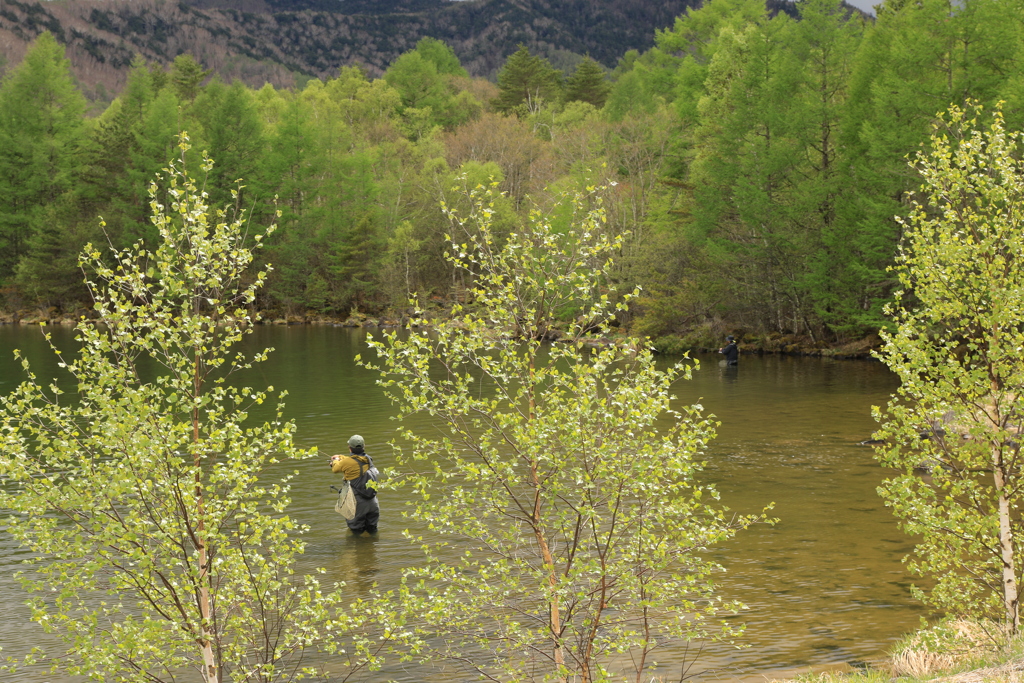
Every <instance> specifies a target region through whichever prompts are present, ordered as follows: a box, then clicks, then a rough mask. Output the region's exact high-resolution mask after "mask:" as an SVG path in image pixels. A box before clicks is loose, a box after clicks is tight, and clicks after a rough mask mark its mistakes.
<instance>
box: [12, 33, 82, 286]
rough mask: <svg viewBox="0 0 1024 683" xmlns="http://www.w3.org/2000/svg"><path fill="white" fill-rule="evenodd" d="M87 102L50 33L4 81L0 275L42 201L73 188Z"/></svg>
mask: <svg viewBox="0 0 1024 683" xmlns="http://www.w3.org/2000/svg"><path fill="white" fill-rule="evenodd" d="M85 107H86V103H85V98H84V97H83V96H82V95H81V93H79V92H78V90H77V89H76V88H75V85H74V81H73V79H72V77H71V71H70V62H69V61H68V60H67V59H66V58H65V56H64V46H63V45H60V44H59V43H58V42H57V41H56V40H55V39H54V37H53V36H52V35H50V34H49V33H42V34H40V36H39V37H38V38H37V39H36V41H35V42H34V43H33V44H32V46H31V47H30V48H29V51H28V53H27V54H26V55H25V59H24V61H22V63H21V64H19V65H18V66H17V67H16V68H15V69H14V70H13V71H11V72H10V73H9V74H8V75H7V77H6V78H5V79H4V81H3V84H2V85H0V282H4V281H6V280H8V279H9V278H10V277H11V276H12V274H13V272H14V268H15V266H16V265H17V262H18V259H19V258H21V256H23V255H24V253H25V251H26V248H27V247H26V245H27V243H28V241H29V240H30V239H31V236H32V233H33V232H34V230H35V229H36V228H37V227H38V225H39V223H40V221H41V220H42V214H43V211H44V209H45V207H46V206H47V205H48V204H51V203H53V202H55V201H57V199H58V198H59V197H60V196H61V195H62V194H63V193H64V192H66V191H68V189H69V188H70V187H71V184H72V172H73V169H74V166H75V163H76V157H77V155H78V154H79V153H80V151H81V148H82V145H83V143H84V141H85V126H84V121H83V115H84V113H85Z"/></svg>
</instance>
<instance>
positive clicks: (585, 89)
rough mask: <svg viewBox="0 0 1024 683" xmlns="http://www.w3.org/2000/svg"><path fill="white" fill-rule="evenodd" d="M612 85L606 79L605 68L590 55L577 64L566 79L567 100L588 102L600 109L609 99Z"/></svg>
mask: <svg viewBox="0 0 1024 683" xmlns="http://www.w3.org/2000/svg"><path fill="white" fill-rule="evenodd" d="M610 89H611V85H610V84H609V83H608V81H607V80H606V79H605V73H604V69H603V68H601V65H600V64H598V63H597V62H595V61H594V60H593V59H591V58H590V57H587V58H585V59H584V60H583V61H582V62H580V63H579V64H577V65H576V70H575V71H573V72H572V75H571V76H569V78H567V79H566V80H565V94H564V97H565V101H566V102H573V101H577V100H578V101H580V102H587V103H588V104H592V105H594V106H595V107H597V108H598V109H600V108H601V107H603V106H604V103H605V100H606V99H608V91H609V90H610Z"/></svg>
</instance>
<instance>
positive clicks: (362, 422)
mask: <svg viewBox="0 0 1024 683" xmlns="http://www.w3.org/2000/svg"><path fill="white" fill-rule="evenodd" d="M50 329H51V330H52V331H53V332H54V334H55V340H56V343H57V344H58V345H59V346H62V347H67V348H70V347H71V346H72V341H71V331H70V330H68V329H56V330H53V328H50ZM365 334H366V333H365V332H364V331H362V330H353V329H346V328H339V327H329V326H323V327H319V326H318V327H260V328H257V329H256V331H255V333H254V334H253V335H251V336H249V337H248V338H247V341H246V344H247V345H252V346H272V347H274V348H275V349H276V351H275V352H274V353H273V354H271V357H270V360H269V361H268V362H266V363H263V364H261V365H260V366H258V367H257V369H255V370H254V371H253V373H254V374H250V375H249V376H248V377H246V378H245V379H244V380H243V381H244V382H245V383H246V384H249V385H254V386H261V385H266V384H271V385H273V386H274V387H275V388H276V389H287V390H288V392H289V396H288V398H287V399H286V400H287V410H286V416H287V417H289V418H292V419H294V420H295V421H296V423H297V425H298V435H297V441H298V443H299V445H300V446H304V447H305V446H314V445H315V446H318V447H319V448H320V450H321V452H322V453H324V454H327V453H334V452H342V451H346V450H347V449H346V446H345V442H346V440H347V438H348V437H349V435H351V434H353V433H359V434H362V435H363V436H364V437H366V440H367V451H368V452H370V453H371V454H373V455H374V456H375V460H376V461H377V463H378V465H382V466H384V467H387V466H388V465H389V462H388V460H389V457H388V453H389V449H388V447H387V446H386V443H387V441H388V440H389V439H391V438H392V437H393V435H394V432H395V427H396V424H395V422H393V421H392V420H391V419H390V417H391V414H392V410H391V407H390V404H389V403H388V402H387V400H386V399H385V398H384V396H383V395H382V393H381V391H380V390H379V389H378V388H377V387H376V386H375V384H374V381H375V379H376V378H375V375H374V374H373V373H371V372H369V371H367V370H364V369H362V368H359V367H358V366H356V365H355V363H354V362H353V356H354V355H355V354H357V353H366V347H365V344H364V339H365ZM16 348H17V349H21V350H22V351H23V353H24V354H25V355H26V356H27V357H28V358H29V359H30V361H31V362H32V364H33V370H34V371H35V372H36V374H37V376H38V377H39V378H40V380H42V381H45V380H46V379H48V378H50V377H58V381H59V382H61V381H62V380H60V378H59V376H58V370H57V368H56V362H55V360H54V359H53V357H52V355H51V353H50V352H49V350H48V349H47V348H46V346H45V342H44V341H43V339H42V335H41V334H40V330H39V329H38V328H35V327H26V326H12V325H7V326H0V393H7V392H8V391H10V390H11V389H12V388H13V387H14V386H16V385H17V384H18V383H19V382H20V381H21V380H22V373H21V367H20V364H18V363H16V362H15V361H14V360H13V357H12V351H13V349H16ZM698 359H699V361H700V368H699V369H698V370H697V371H696V372H695V373H694V376H693V379H692V380H691V381H689V382H680V383H679V384H678V385H677V386H676V388H675V393H676V395H677V396H678V397H679V401H680V402H683V403H696V402H699V403H701V404H702V405H703V406H704V409H705V412H706V413H710V414H713V415H714V416H715V418H716V419H717V420H718V421H720V423H721V425H720V427H719V428H718V438H717V439H715V441H714V442H713V443H712V445H711V447H710V449H709V450H708V453H707V461H708V466H707V468H706V471H705V475H704V478H705V479H706V480H707V481H711V482H713V483H715V484H716V485H717V486H718V488H719V490H720V492H721V494H722V499H723V502H724V503H725V504H726V505H728V506H729V507H730V508H732V509H733V510H735V511H737V512H740V513H752V512H757V511H759V510H760V509H762V508H763V507H764V506H765V505H767V504H768V503H770V502H774V503H775V509H774V511H773V512H772V514H773V516H775V517H778V518H779V519H780V521H779V523H778V524H777V525H775V526H774V527H769V526H758V527H755V528H753V529H750V530H748V531H745V532H742V533H740V534H739V535H738V536H736V537H735V538H734V539H732V540H731V541H730V542H729V543H728V544H727V545H725V546H722V547H719V548H717V549H715V551H714V557H715V559H717V560H718V561H719V562H720V563H721V564H723V565H724V566H725V568H726V573H725V574H724V575H722V576H720V577H719V578H718V583H719V585H720V594H721V595H722V596H723V597H724V598H726V599H739V600H741V601H742V602H744V603H746V604H747V605H748V607H749V609H748V610H746V611H745V612H743V613H742V614H740V615H739V616H738V617H737V618H736V619H735V620H734V621H738V622H742V623H744V624H746V633H745V635H744V636H743V638H742V641H741V643H742V645H744V647H742V648H740V649H736V648H733V647H729V646H726V645H716V644H711V645H707V646H705V647H704V649H703V650H702V652H701V654H700V656H699V658H698V660H697V661H696V662H695V663H694V664H693V666H692V667H691V668H690V670H689V672H690V673H697V672H704V673H703V674H701V675H700V676H698V678H700V679H704V680H750V681H754V680H757V681H763V680H764V676H767V677H768V678H772V677H780V676H783V675H789V674H792V673H796V672H799V671H806V670H808V669H809V668H813V669H816V670H817V669H823V668H830V667H833V666H835V667H843V666H846V665H854V666H857V665H859V664H860V663H863V662H870V661H877V660H879V659H881V658H882V657H884V654H885V651H886V649H887V648H888V647H889V646H891V644H892V643H893V642H894V641H895V640H896V639H897V638H898V637H899V636H901V635H902V634H904V633H906V632H907V631H910V630H912V629H914V628H915V627H916V626H917V625H918V623H919V620H920V617H921V615H922V614H923V611H922V610H921V608H920V607H919V606H918V605H917V604H916V603H915V602H914V601H913V600H912V599H911V598H910V595H909V586H910V583H911V579H910V577H908V575H907V574H906V572H905V571H904V569H903V566H902V564H901V561H900V560H901V558H902V557H903V556H904V555H905V554H907V552H908V551H909V550H910V547H911V545H910V543H909V541H908V539H907V537H906V536H904V535H903V534H902V533H901V532H900V531H899V530H898V528H897V527H896V523H895V521H894V519H893V518H892V516H891V515H890V514H889V512H888V511H887V509H886V508H885V506H884V505H883V504H882V502H881V500H880V499H879V498H878V496H877V494H876V493H875V488H876V486H878V484H879V483H880V482H881V481H882V479H883V478H884V476H885V472H884V471H883V470H882V469H881V468H880V467H879V466H878V465H877V464H875V463H874V461H873V460H872V457H871V449H870V448H868V447H865V446H860V445H858V443H857V442H859V441H861V440H863V439H866V438H868V436H869V435H870V434H871V432H872V430H873V429H874V422H873V420H872V419H871V416H870V409H871V406H872V405H880V404H883V403H884V402H885V401H886V399H887V396H888V395H889V393H890V392H892V391H893V390H894V389H895V388H896V379H895V378H894V377H893V376H892V375H891V374H890V373H889V372H888V371H887V370H886V369H885V368H884V367H883V366H882V365H881V364H879V363H875V362H870V361H830V360H824V359H810V358H789V357H774V356H769V357H762V358H758V357H746V356H745V357H743V358H742V359H741V362H740V366H739V367H738V368H723V367H721V366H720V364H719V359H718V358H716V357H714V356H710V355H709V356H700V357H698ZM299 467H300V470H301V471H300V473H299V476H298V477H297V479H296V480H295V481H294V482H293V484H294V485H293V497H294V505H293V508H292V514H293V515H294V516H295V517H297V518H298V519H299V520H300V521H302V522H304V523H306V524H309V525H310V527H311V531H310V533H309V534H308V536H307V537H306V540H307V542H308V544H309V545H308V549H307V552H306V554H305V556H304V559H303V562H304V563H305V566H306V567H308V568H310V569H312V568H314V567H323V568H325V569H326V570H327V576H326V579H327V581H331V580H344V581H346V582H347V583H348V585H349V586H350V587H351V588H352V589H353V590H354V591H355V590H361V589H365V588H368V587H369V586H370V585H371V584H372V583H374V582H376V583H377V584H378V585H380V586H381V587H383V588H388V587H389V586H392V585H395V583H396V581H397V576H398V573H399V572H400V570H401V568H403V567H405V566H409V565H410V564H414V563H416V562H418V560H419V557H420V553H419V550H418V548H416V547H414V546H412V545H410V544H409V543H408V542H407V541H405V539H404V538H403V537H402V535H401V532H402V530H403V529H405V528H408V527H409V526H410V522H409V521H407V520H405V519H403V518H402V517H401V515H400V511H401V508H402V507H403V505H402V501H400V500H396V499H394V497H389V496H388V495H387V494H386V493H384V494H382V497H381V508H382V511H383V512H382V519H381V524H380V533H379V534H378V537H377V538H376V539H371V538H369V537H361V538H353V537H351V536H350V535H349V534H347V533H346V532H345V527H344V522H343V520H342V519H341V518H340V517H339V516H338V515H337V514H335V513H334V512H333V509H332V506H333V504H334V497H333V494H332V493H331V492H330V490H329V485H330V484H332V483H336V482H335V481H334V480H333V479H332V476H331V474H330V472H329V470H328V468H327V466H326V464H325V458H314V459H311V460H306V461H303V462H301V463H300V465H299ZM21 553H22V551H21V550H20V549H19V548H18V547H17V546H16V545H15V544H14V543H13V542H12V541H11V539H10V538H9V537H8V536H6V535H2V536H0V605H2V609H3V611H4V614H5V617H6V618H5V619H3V620H0V647H2V648H3V655H5V656H6V655H18V654H23V653H25V652H26V651H28V649H30V648H31V647H33V646H35V645H40V644H42V645H47V644H52V643H53V642H54V641H52V640H51V639H49V638H48V637H47V636H45V634H42V632H41V630H40V629H39V628H38V627H37V626H36V625H35V624H33V623H31V622H30V621H29V620H28V610H27V608H25V607H24V605H23V603H24V600H25V597H24V595H23V594H22V593H21V591H20V588H19V587H18V585H17V583H16V582H15V581H14V580H13V578H12V574H13V573H14V572H15V571H16V569H17V563H18V559H19V556H20V555H21ZM693 652H694V650H693V649H692V648H691V649H690V650H688V651H684V650H683V649H681V648H680V649H678V650H675V651H671V652H668V651H663V652H661V653H660V654H659V657H658V659H659V662H661V663H663V664H664V665H666V666H667V670H665V671H664V673H665V675H666V676H668V675H669V674H670V673H671V672H672V671H673V670H674V671H675V672H676V674H675V677H676V678H678V676H679V670H680V667H681V666H683V665H684V663H685V662H687V661H690V660H692V659H693ZM389 677H394V678H398V679H401V680H407V681H417V680H422V679H423V678H424V677H423V676H422V675H421V674H420V673H417V672H416V671H415V670H411V671H410V670H409V669H403V670H402V671H401V672H399V671H390V672H387V675H379V676H377V677H375V679H374V680H378V679H379V680H385V679H387V678H389ZM4 680H11V681H16V682H17V683H43V682H45V681H48V682H49V683H70V682H71V681H72V679H70V678H66V677H61V676H59V675H53V674H49V673H47V672H45V671H43V670H39V669H29V670H24V671H21V672H19V673H16V674H14V675H13V676H7V677H5V679H4ZM666 680H672V679H671V678H667V679H666Z"/></svg>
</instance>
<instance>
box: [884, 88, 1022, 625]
mask: <svg viewBox="0 0 1024 683" xmlns="http://www.w3.org/2000/svg"><path fill="white" fill-rule="evenodd" d="M986 119H987V120H989V121H990V122H989V123H987V124H984V125H983V124H982V121H984V120H986ZM1022 152H1024V134H1021V133H1019V132H1016V133H1014V132H1010V131H1007V130H1006V129H1005V127H1004V125H1003V117H1002V113H1001V112H1000V111H998V110H996V111H995V112H994V113H992V114H986V113H985V112H983V111H982V108H981V107H980V106H968V107H967V108H965V109H961V108H958V107H953V108H952V109H950V111H949V114H948V117H946V119H945V120H943V121H941V122H940V123H939V124H938V125H936V126H935V130H934V133H933V134H932V136H931V152H930V153H928V154H919V155H918V157H917V163H916V167H917V169H918V171H919V172H920V173H921V175H922V177H923V178H924V185H923V186H922V188H921V191H920V192H919V193H918V194H917V196H916V197H915V200H914V202H913V204H912V209H911V212H910V216H909V217H908V218H907V219H906V220H902V221H901V223H902V225H903V228H904V231H905V232H904V236H903V244H902V246H901V248H900V253H899V255H898V257H897V262H896V267H895V272H896V275H897V276H898V277H899V281H900V284H901V285H902V287H903V289H902V291H900V292H898V293H897V296H896V299H895V302H894V303H893V304H892V305H891V306H889V308H888V313H889V315H891V316H892V319H893V324H894V329H893V330H892V331H888V332H883V333H882V336H883V339H884V341H885V346H884V348H883V350H882V351H881V352H880V354H879V356H880V358H881V359H882V360H883V361H884V362H885V363H886V364H887V365H888V366H889V367H890V368H891V369H892V370H893V371H894V372H896V374H897V375H899V377H900V380H901V384H900V388H899V390H898V391H897V393H896V394H895V395H894V396H893V399H892V401H891V402H890V403H889V406H888V409H887V410H886V411H885V412H884V413H883V412H881V411H879V410H877V409H876V415H877V417H878V418H879V419H880V420H881V421H882V428H881V430H880V431H879V432H878V437H879V438H880V439H884V440H885V444H884V445H882V446H879V447H878V449H877V450H878V457H879V459H880V460H881V462H882V463H883V464H884V465H886V466H888V467H892V468H895V469H898V470H902V474H900V475H898V476H895V477H893V478H892V479H889V480H888V481H886V482H885V483H884V484H883V485H882V487H881V488H880V493H881V494H882V496H883V498H885V501H886V505H888V506H889V507H891V508H892V509H893V512H894V513H895V514H896V516H897V517H900V518H901V519H902V526H903V528H904V529H905V530H906V531H907V532H908V533H909V534H911V535H913V536H914V537H916V539H917V547H916V550H915V552H914V555H913V557H912V559H911V561H910V563H909V567H910V569H911V570H912V571H913V572H915V573H917V574H919V575H921V576H926V577H928V578H929V580H930V582H932V587H931V588H929V589H921V588H917V589H915V591H916V593H917V595H918V596H919V597H920V598H922V599H923V600H924V601H925V602H926V603H927V604H929V605H931V606H933V607H936V608H937V609H939V610H941V611H943V612H946V613H947V614H950V615H953V616H966V617H971V618H988V619H993V620H997V621H1001V622H1003V623H1004V624H1005V625H1006V626H1007V627H1008V628H1009V629H1010V630H1012V631H1014V632H1016V631H1017V630H1018V629H1019V627H1020V601H1019V592H1020V581H1021V566H1022V556H1021V550H1022V534H1024V527H1022V524H1021V517H1020V514H1019V510H1020V507H1021V505H1022V504H1024V477H1022V465H1024V462H1022V459H1021V455H1022V454H1021V428H1022V426H1024V352H1022V349H1024V262H1022V255H1024V162H1022V161H1021V153H1022ZM921 468H927V469H930V475H929V476H923V475H922V474H921V473H920V470H921Z"/></svg>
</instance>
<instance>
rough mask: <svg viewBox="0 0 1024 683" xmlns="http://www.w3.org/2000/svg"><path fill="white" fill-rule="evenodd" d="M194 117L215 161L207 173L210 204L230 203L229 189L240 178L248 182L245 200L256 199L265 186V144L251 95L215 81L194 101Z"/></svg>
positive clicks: (242, 88) (241, 86)
mask: <svg viewBox="0 0 1024 683" xmlns="http://www.w3.org/2000/svg"><path fill="white" fill-rule="evenodd" d="M193 114H194V116H195V117H196V119H197V120H198V121H199V123H200V125H201V126H202V134H203V135H202V138H203V141H204V143H205V144H206V145H208V148H207V149H208V151H209V153H210V156H212V157H213V158H215V159H217V165H216V166H214V168H213V171H211V173H210V178H211V185H212V188H213V189H212V190H211V194H210V200H211V202H212V203H213V204H214V205H223V204H225V203H227V202H229V201H231V194H230V188H231V187H232V186H233V185H234V183H235V182H236V181H237V180H238V179H240V178H246V179H247V181H248V185H247V187H248V191H247V192H246V193H245V195H244V196H250V195H256V196H258V195H259V191H258V189H259V187H260V186H261V185H262V184H263V182H264V179H263V173H262V170H263V169H262V160H263V152H264V149H265V148H266V143H265V141H264V136H263V124H262V122H261V121H260V119H259V116H258V115H257V111H256V102H255V100H254V98H253V95H252V91H251V90H249V89H248V88H247V87H245V85H244V84H243V83H242V82H241V81H235V82H234V83H232V84H231V85H230V86H228V85H224V84H223V83H222V82H220V81H218V80H214V81H213V82H212V83H210V85H208V86H207V87H206V88H205V89H204V90H203V93H202V94H201V95H200V96H198V97H197V98H196V102H195V107H194V110H193Z"/></svg>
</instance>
